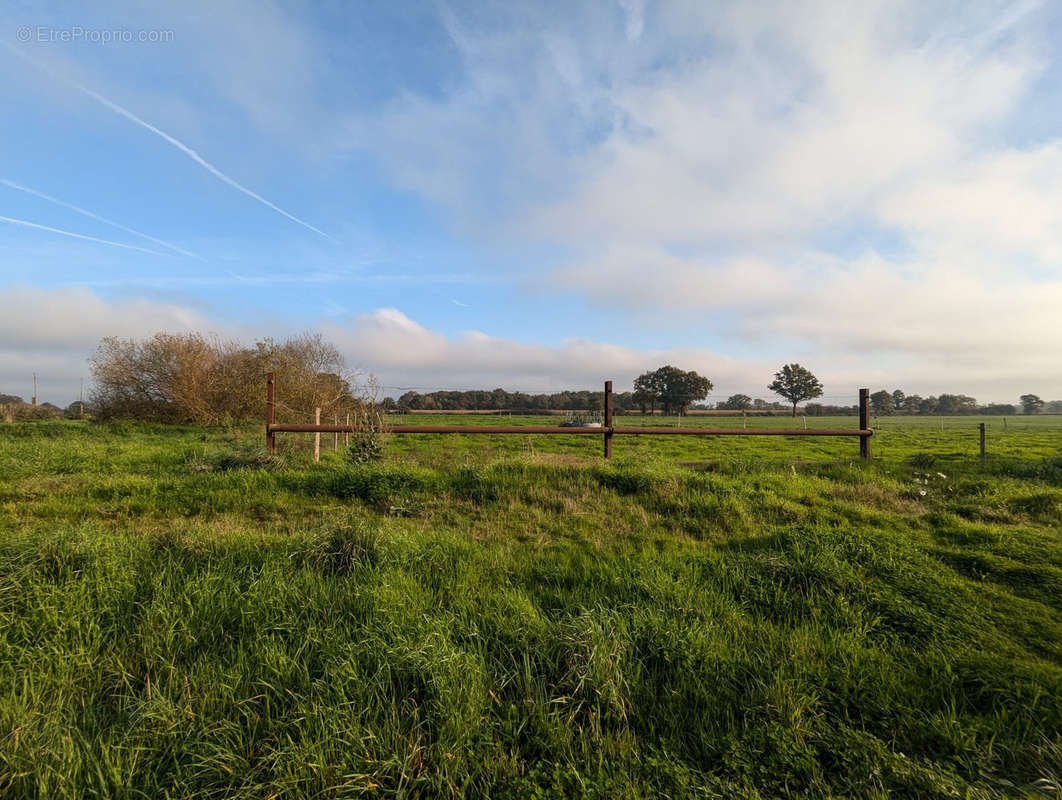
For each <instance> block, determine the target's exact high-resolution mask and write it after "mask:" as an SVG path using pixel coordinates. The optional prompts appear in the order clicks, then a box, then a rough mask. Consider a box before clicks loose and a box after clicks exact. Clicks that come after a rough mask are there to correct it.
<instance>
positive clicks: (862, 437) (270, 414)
mask: <svg viewBox="0 0 1062 800" xmlns="http://www.w3.org/2000/svg"><path fill="white" fill-rule="evenodd" d="M602 407H603V408H604V414H603V416H602V424H601V425H600V426H596V427H589V426H588V427H579V426H570V427H565V426H561V425H557V426H547V425H394V426H391V427H390V428H388V429H387V432H388V433H397V434H416V433H456V434H510V433H511V434H525V435H526V434H532V433H533V434H536V435H537V434H545V435H548V436H553V435H562V436H573V435H574V436H601V437H603V439H604V448H603V449H604V456H605V458H612V439H613V438H614V437H616V436H854V437H858V438H859V456H860V458H863V459H869V458H870V437H872V436H873V435H874V431H873V430H871V428H870V390H869V389H860V390H859V427H858V428H855V429H852V428H842V429H836V430H818V429H812V430H807V429H798V428H793V429H788V428H787V429H771V428H665V427H635V426H626V425H621V426H619V427H616V426H615V425H613V407H612V381H605V391H604V403H603V406H602ZM359 430H363V428H361V427H359V426H358V425H304V424H279V425H278V424H277V422H276V373H273V372H270V373H269V375H268V377H267V379H266V447H267V448H268V449H269V451H270V452H274V451H275V450H276V446H277V440H276V435H277V434H278V433H317V434H321V433H357V432H358V431H359Z"/></svg>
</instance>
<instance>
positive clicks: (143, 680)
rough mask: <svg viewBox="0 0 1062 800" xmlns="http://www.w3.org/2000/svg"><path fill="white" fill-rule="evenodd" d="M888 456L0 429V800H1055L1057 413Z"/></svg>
mask: <svg viewBox="0 0 1062 800" xmlns="http://www.w3.org/2000/svg"><path fill="white" fill-rule="evenodd" d="M391 421H392V422H394V423H396V424H397V423H399V422H402V421H404V422H408V423H409V424H464V425H480V424H482V425H497V424H514V425H516V424H556V423H557V419H556V418H555V417H550V418H534V417H517V416H513V417H512V418H511V421H510V420H509V419H508V418H505V421H504V422H501V418H499V417H497V416H491V417H472V416H465V415H461V416H456V415H449V416H448V415H433V416H426V415H422V414H417V415H416V416H413V417H408V418H406V420H398V419H394V418H392V420H391ZM980 421H986V422H987V423H988V426H989V428H988V452H989V458H988V460H987V462H986V463H984V464H982V463H981V462H980V461H979V459H978V458H977V453H978V431H977V424H978V422H980ZM616 423H617V425H649V424H662V425H669V424H671V425H673V424H675V423H676V420H674V419H664V418H655V419H651V418H642V417H640V416H638V415H632V416H625V417H620V418H617V420H616ZM680 424H682V425H684V426H685V425H691V426H692V425H697V426H705V427H723V426H724V425H736V426H738V427H740V425H741V424H742V423H741V419H740V417H737V418H726V417H701V418H694V417H690V418H684V419H683V420H681V423H680ZM753 424H755V425H756V426H759V427H766V426H772V427H783V428H787V427H794V426H796V427H802V425H803V423H802V421H801V419H800V418H799V417H797V419H796V420H795V422H794V420H793V419H792V418H788V417H768V418H756V419H755V422H753V420H752V419H751V418H750V420H749V425H750V426H751V425H753ZM807 424H808V426H809V427H823V428H835V427H836V428H842V427H843V428H854V427H855V424H856V420H855V418H854V417H842V418H812V417H808V419H807ZM874 427H875V429H876V431H877V435H876V436H875V438H874V442H873V447H874V455H875V460H874V462H872V463H871V464H863V463H860V462H859V460H858V458H857V457H856V456H857V454H858V440H857V439H837V440H834V439H826V438H805V439H798V438H792V439H790V438H780V437H757V438H752V437H721V438H699V437H689V438H687V437H648V436H646V437H634V436H631V437H626V436H620V437H617V438H616V439H615V443H614V451H615V458H614V461H613V462H612V463H607V462H605V461H604V460H603V459H602V458H601V457H600V452H601V437H600V436H547V435H540V436H528V437H524V436H520V435H509V436H500V435H499V436H491V435H484V436H451V435H425V436H398V435H396V436H392V437H391V438H390V439H389V440H388V442H387V444H386V448H385V456H384V458H383V460H382V461H380V462H378V463H373V464H368V465H362V466H352V465H349V464H346V463H345V462H344V459H343V453H342V451H341V449H340V450H339V451H336V452H333V451H332V446H333V443H334V442H335V439H334V438H333V437H332V436H331V435H324V436H322V450H323V454H322V456H323V457H322V462H321V463H320V464H314V463H313V462H312V460H311V456H310V451H309V444H310V440H311V438H312V437H311V436H308V435H303V434H281V435H280V436H278V442H279V445H280V449H279V452H278V453H277V454H276V455H275V456H270V455H269V454H267V453H266V452H265V451H264V449H263V447H262V445H263V443H264V436H263V431H262V426H261V425H246V426H239V427H236V428H232V429H222V428H198V427H190V426H187V427H183V426H153V425H139V424H125V423H122V424H115V425H93V424H87V423H80V422H60V423H40V424H34V423H26V424H18V425H3V426H0V796H11V797H50V798H66V797H69V798H75V797H76V798H80V797H90V796H97V797H165V796H171V797H246V798H260V797H269V796H276V797H365V796H394V797H399V796H401V797H486V796H492V797H529V798H533V797H541V798H544V797H601V798H611V797H659V796H668V797H751V798H755V797H779V796H814V797H824V796H838V797H840V796H844V797H884V796H900V797H918V798H922V797H930V798H932V797H941V798H943V797H955V796H967V797H1032V796H1044V795H1045V794H1046V795H1050V794H1051V793H1052V792H1054V793H1056V794H1057V791H1058V787H1059V786H1060V785H1062V418H1059V417H1048V416H1045V417H1015V418H1011V419H1008V421H1007V429H1006V430H1005V431H1004V430H1003V426H1002V420H1001V419H1000V418H998V417H988V418H983V420H982V418H978V417H952V418H946V419H945V420H944V422H943V427H941V421H940V419H939V418H928V419H927V418H901V417H892V418H885V417H882V418H880V419H877V420H875V424H874ZM340 447H342V437H340ZM684 463H685V464H694V465H695V466H682V464H684Z"/></svg>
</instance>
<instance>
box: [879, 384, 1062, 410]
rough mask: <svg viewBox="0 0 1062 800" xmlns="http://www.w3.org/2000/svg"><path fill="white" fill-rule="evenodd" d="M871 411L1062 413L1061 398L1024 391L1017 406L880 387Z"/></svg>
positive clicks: (953, 395) (966, 397)
mask: <svg viewBox="0 0 1062 800" xmlns="http://www.w3.org/2000/svg"><path fill="white" fill-rule="evenodd" d="M870 410H871V411H872V412H873V413H874V414H878V415H882V416H888V415H892V414H897V415H936V416H954V415H960V414H981V415H986V414H988V415H998V416H1005V415H1014V414H1039V413H1041V412H1047V413H1051V414H1062V400H1052V401H1050V402H1045V401H1043V400H1041V399H1040V398H1039V397H1037V396H1036V395H1034V394H1023V395H1022V396H1021V398H1020V400H1019V404H1018V405H1014V404H1012V403H988V404H987V405H978V403H977V400H976V399H975V398H973V397H970V396H969V395H965V394H941V395H939V396H933V395H930V396H929V397H922V396H920V395H917V394H905V393H904V392H903V390H902V389H895V390H893V391H891V392H890V391H888V390H886V389H881V390H879V391H877V392H873V393H872V394H871V395H870Z"/></svg>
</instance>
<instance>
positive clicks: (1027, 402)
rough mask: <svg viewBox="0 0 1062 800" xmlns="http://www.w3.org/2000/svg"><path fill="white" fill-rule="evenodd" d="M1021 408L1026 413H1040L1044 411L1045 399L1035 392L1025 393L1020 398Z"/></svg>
mask: <svg viewBox="0 0 1062 800" xmlns="http://www.w3.org/2000/svg"><path fill="white" fill-rule="evenodd" d="M1019 399H1020V400H1021V408H1022V411H1024V412H1025V413H1026V414H1039V413H1040V412H1041V411H1043V408H1044V401H1043V400H1041V399H1040V398H1039V397H1037V396H1036V395H1034V394H1023V395H1022V396H1021V397H1020V398H1019Z"/></svg>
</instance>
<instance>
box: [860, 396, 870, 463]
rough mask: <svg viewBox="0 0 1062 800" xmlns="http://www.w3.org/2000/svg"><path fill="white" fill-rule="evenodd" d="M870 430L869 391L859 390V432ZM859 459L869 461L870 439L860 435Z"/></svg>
mask: <svg viewBox="0 0 1062 800" xmlns="http://www.w3.org/2000/svg"><path fill="white" fill-rule="evenodd" d="M869 429H870V389H860V390H859V430H861V431H865V430H869ZM859 457H860V458H862V459H864V460H866V461H869V460H870V437H869V436H868V435H867V434H865V433H864V434H862V435H861V436H860V437H859Z"/></svg>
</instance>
